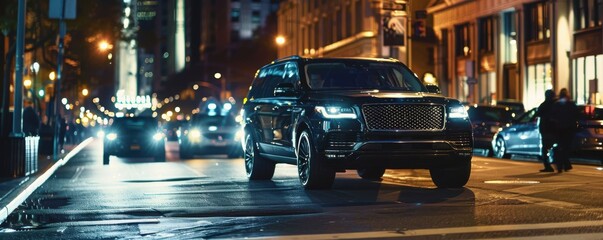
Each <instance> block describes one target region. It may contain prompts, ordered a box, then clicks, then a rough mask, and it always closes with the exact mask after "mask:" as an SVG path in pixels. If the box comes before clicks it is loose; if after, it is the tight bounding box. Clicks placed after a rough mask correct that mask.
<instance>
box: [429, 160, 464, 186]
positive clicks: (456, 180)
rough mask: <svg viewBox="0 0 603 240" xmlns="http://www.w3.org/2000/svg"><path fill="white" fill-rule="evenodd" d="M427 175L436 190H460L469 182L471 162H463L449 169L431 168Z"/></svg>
mask: <svg viewBox="0 0 603 240" xmlns="http://www.w3.org/2000/svg"><path fill="white" fill-rule="evenodd" d="M429 173H430V174H431V180H432V181H433V183H435V185H436V186H438V188H461V187H463V186H465V184H467V181H469V176H470V175H471V161H470V160H463V163H462V164H459V165H458V166H454V167H449V168H432V169H429Z"/></svg>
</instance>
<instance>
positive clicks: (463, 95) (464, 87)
mask: <svg viewBox="0 0 603 240" xmlns="http://www.w3.org/2000/svg"><path fill="white" fill-rule="evenodd" d="M457 82H458V89H457V93H458V96H457V99H458V100H459V101H461V102H470V99H471V92H470V91H469V84H467V76H458V80H457Z"/></svg>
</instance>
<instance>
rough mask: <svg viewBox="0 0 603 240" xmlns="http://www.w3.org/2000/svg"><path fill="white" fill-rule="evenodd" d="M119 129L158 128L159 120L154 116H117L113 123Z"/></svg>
mask: <svg viewBox="0 0 603 240" xmlns="http://www.w3.org/2000/svg"><path fill="white" fill-rule="evenodd" d="M111 126H112V127H113V128H117V129H130V130H146V129H154V128H157V121H156V120H155V119H153V118H144V117H143V118H138V117H134V118H116V119H115V120H114V122H113V125H111Z"/></svg>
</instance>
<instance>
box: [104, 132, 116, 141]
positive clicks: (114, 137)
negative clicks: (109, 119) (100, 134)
mask: <svg viewBox="0 0 603 240" xmlns="http://www.w3.org/2000/svg"><path fill="white" fill-rule="evenodd" d="M105 136H107V140H109V141H113V140H115V139H117V133H109V134H107V135H105Z"/></svg>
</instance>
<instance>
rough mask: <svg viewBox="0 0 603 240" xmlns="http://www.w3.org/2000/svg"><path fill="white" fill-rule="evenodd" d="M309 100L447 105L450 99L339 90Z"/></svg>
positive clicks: (428, 94)
mask: <svg viewBox="0 0 603 240" xmlns="http://www.w3.org/2000/svg"><path fill="white" fill-rule="evenodd" d="M308 98H309V99H310V100H315V101H320V102H323V101H327V102H334V103H336V102H348V103H372V102H378V103H395V102H413V103H420V102H427V101H426V100H428V102H430V103H439V104H446V103H448V102H450V99H448V98H446V97H444V96H442V95H440V94H434V93H426V92H401V91H383V90H345V91H342V90H337V91H315V92H310V93H308Z"/></svg>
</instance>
